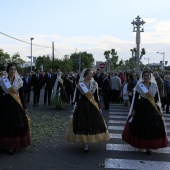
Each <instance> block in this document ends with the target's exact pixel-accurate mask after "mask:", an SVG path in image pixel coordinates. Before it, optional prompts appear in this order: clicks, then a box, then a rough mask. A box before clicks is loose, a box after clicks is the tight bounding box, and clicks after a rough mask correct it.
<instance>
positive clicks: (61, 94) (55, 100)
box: [51, 71, 69, 110]
mask: <svg viewBox="0 0 170 170" xmlns="http://www.w3.org/2000/svg"><path fill="white" fill-rule="evenodd" d="M61 75H62V72H60V71H59V72H58V73H57V74H56V75H54V80H55V83H54V87H53V90H52V95H51V103H52V104H54V105H56V109H58V110H61V109H62V107H63V105H64V104H66V103H67V104H68V103H69V99H68V96H67V93H66V91H65V89H64V87H63V80H62V78H61Z"/></svg>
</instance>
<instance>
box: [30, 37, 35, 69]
mask: <svg viewBox="0 0 170 170" xmlns="http://www.w3.org/2000/svg"><path fill="white" fill-rule="evenodd" d="M33 39H34V38H30V40H31V72H32V40H33Z"/></svg>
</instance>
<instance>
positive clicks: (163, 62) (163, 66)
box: [157, 52, 165, 74]
mask: <svg viewBox="0 0 170 170" xmlns="http://www.w3.org/2000/svg"><path fill="white" fill-rule="evenodd" d="M157 53H158V54H163V61H162V71H163V74H164V71H165V52H163V53H160V52H157Z"/></svg>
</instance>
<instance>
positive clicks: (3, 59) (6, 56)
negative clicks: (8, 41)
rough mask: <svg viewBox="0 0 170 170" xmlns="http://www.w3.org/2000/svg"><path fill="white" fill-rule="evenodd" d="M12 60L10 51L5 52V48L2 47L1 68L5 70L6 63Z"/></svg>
mask: <svg viewBox="0 0 170 170" xmlns="http://www.w3.org/2000/svg"><path fill="white" fill-rule="evenodd" d="M10 62H11V60H10V55H9V54H8V53H4V51H3V49H0V70H4V64H5V63H10Z"/></svg>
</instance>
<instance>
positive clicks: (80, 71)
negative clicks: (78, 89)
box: [79, 52, 82, 72]
mask: <svg viewBox="0 0 170 170" xmlns="http://www.w3.org/2000/svg"><path fill="white" fill-rule="evenodd" d="M81 62H82V61H81V52H80V53H79V72H81Z"/></svg>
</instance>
